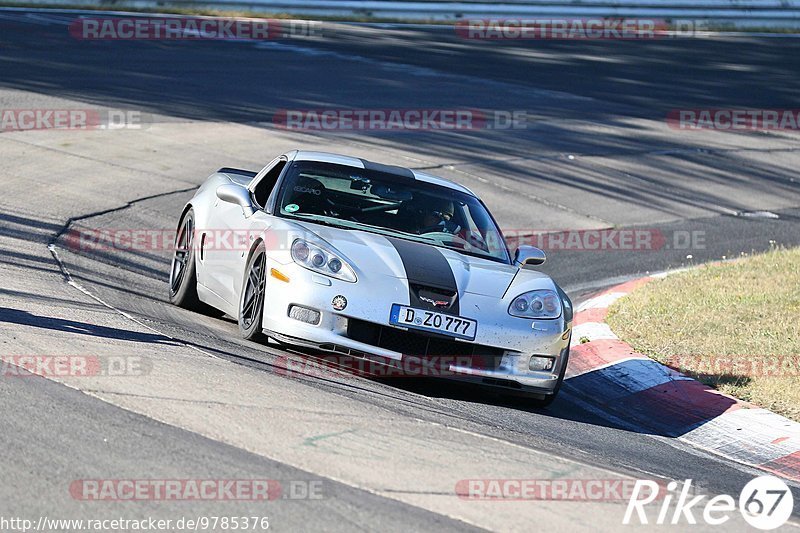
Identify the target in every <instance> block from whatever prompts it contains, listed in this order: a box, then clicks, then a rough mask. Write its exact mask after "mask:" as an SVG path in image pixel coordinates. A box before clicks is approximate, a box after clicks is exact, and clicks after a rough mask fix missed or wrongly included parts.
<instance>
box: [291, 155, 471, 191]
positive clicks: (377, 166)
mask: <svg viewBox="0 0 800 533" xmlns="http://www.w3.org/2000/svg"><path fill="white" fill-rule="evenodd" d="M286 155H287V157H288V158H289V160H290V161H319V162H322V163H334V164H337V165H344V166H350V167H354V168H366V169H373V170H379V171H381V172H385V173H387V174H394V175H396V176H398V177H403V178H406V179H409V178H411V179H415V180H418V181H424V182H425V183H432V184H434V185H439V186H440V187H446V188H448V189H454V190H457V191H460V192H463V193H466V194H469V195H471V196H476V197H477V195H476V194H475V193H474V192H472V191H471V190H469V189H468V188H467V187H464V186H463V185H461V184H460V183H456V182H454V181H450V180H448V179H445V178H440V177H439V176H434V175H432V174H427V173H425V172H420V171H418V170H413V169H410V168H406V167H399V166H394V165H384V164H381V163H375V162H372V161H368V160H366V159H361V158H358V157H352V156H348V155H342V154H333V153H329V152H313V151H308V150H296V151H295V152H293V153H292V152H290V153H288V154H286Z"/></svg>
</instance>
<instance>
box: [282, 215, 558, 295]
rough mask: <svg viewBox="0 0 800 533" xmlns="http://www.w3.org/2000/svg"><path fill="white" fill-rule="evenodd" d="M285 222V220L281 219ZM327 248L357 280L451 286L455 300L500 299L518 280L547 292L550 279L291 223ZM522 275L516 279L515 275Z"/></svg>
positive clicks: (423, 247) (371, 236)
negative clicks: (467, 297) (458, 296)
mask: <svg viewBox="0 0 800 533" xmlns="http://www.w3.org/2000/svg"><path fill="white" fill-rule="evenodd" d="M283 220H285V219H283ZM291 223H292V224H296V225H297V226H300V227H302V228H303V229H305V230H307V231H309V232H312V233H313V234H315V235H317V236H319V237H320V238H321V239H323V240H325V241H326V242H328V243H329V244H330V245H332V246H333V247H334V248H335V249H336V250H337V251H338V252H340V253H341V254H342V255H343V256H344V258H345V259H346V260H347V261H349V262H350V264H351V266H353V268H354V269H355V270H356V273H357V274H359V279H364V280H368V279H370V278H372V277H374V276H379V275H386V276H392V277H395V278H400V279H407V280H408V281H409V283H412V284H420V285H428V286H433V287H436V286H443V285H447V284H448V283H452V282H453V281H454V282H455V285H456V287H457V289H458V292H459V293H460V294H464V293H471V294H479V295H483V296H492V297H495V298H503V296H504V295H505V294H506V292H507V291H508V288H509V286H511V284H512V282H514V281H515V278H517V279H516V282H515V285H518V284H520V281H521V280H520V279H519V278H524V285H530V284H531V283H534V284H535V281H536V280H540V281H541V282H543V286H545V287H549V286H550V284H551V283H552V282H551V281H550V278H549V277H548V276H546V275H544V274H541V273H539V272H535V271H531V270H524V271H521V270H520V269H519V268H518V267H516V266H514V265H509V264H503V263H498V262H496V261H491V260H488V259H482V258H480V257H474V256H469V255H465V254H461V253H458V252H457V251H455V250H450V249H447V248H441V247H437V246H432V245H429V244H422V243H418V242H415V241H410V240H406V239H400V238H396V237H385V236H383V235H379V234H376V233H370V232H367V231H361V230H344V229H339V228H333V227H330V226H323V225H319V224H313V223H309V222H294V221H292V222H291ZM520 273H521V276H520V275H519V274H520Z"/></svg>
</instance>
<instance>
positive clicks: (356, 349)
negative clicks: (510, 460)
mask: <svg viewBox="0 0 800 533" xmlns="http://www.w3.org/2000/svg"><path fill="white" fill-rule="evenodd" d="M271 268H276V269H277V270H279V271H280V272H281V273H282V274H284V275H285V276H286V277H288V278H289V282H285V281H280V280H279V279H278V278H275V277H272V276H270V277H268V282H267V288H266V298H265V304H264V315H263V316H264V319H263V328H264V330H265V331H266V332H267V333H268V334H269V335H270V336H272V337H274V338H276V339H277V340H279V341H283V342H287V343H291V344H297V345H301V346H305V347H309V348H313V349H317V350H321V351H323V352H331V353H340V354H345V355H349V356H355V357H361V358H364V357H366V358H369V359H373V360H375V359H376V358H377V360H378V361H380V360H381V359H383V360H385V361H386V362H387V363H389V364H391V365H394V366H395V367H397V366H399V367H400V368H406V369H407V368H408V364H409V361H412V362H413V361H419V360H421V359H426V358H427V359H431V358H433V357H436V358H438V359H437V363H438V364H440V365H443V366H444V368H440V369H439V371H437V372H436V373H434V374H431V375H435V376H436V377H439V378H445V379H455V380H459V381H468V382H472V383H476V384H479V385H483V386H489V387H496V388H500V389H507V390H511V391H519V392H526V393H535V394H552V393H553V392H554V391H555V389H556V387H557V386H558V382H559V376H560V375H563V372H562V368H563V366H564V365H565V364H566V361H567V358H568V351H569V331H570V328H571V326H572V324H571V323H570V322H567V321H565V320H564V316H563V315H562V317H561V318H559V319H556V320H538V321H537V320H532V319H522V318H516V317H512V316H510V315H509V314H508V312H507V309H508V305H509V301H507V300H506V299H498V298H496V297H490V296H483V295H477V294H470V293H465V294H462V295H461V296H460V308H461V311H460V315H461V316H463V317H466V318H471V319H474V320H477V321H478V331H477V335H476V338H475V340H474V341H471V342H469V341H461V340H454V339H450V338H449V337H443V336H439V335H430V334H427V333H424V332H421V331H415V330H406V329H405V328H398V327H396V326H392V325H390V323H389V313H390V309H391V306H392V304H395V303H397V304H402V305H409V294H408V285H407V281H406V280H404V279H401V278H395V277H392V276H374V275H373V276H372V279H371V282H370V283H369V284H366V283H362V282H357V283H348V282H344V281H339V280H336V279H331V278H328V277H325V276H321V275H319V274H315V273H313V272H311V271H309V270H307V269H305V268H302V267H300V266H298V265H295V264H277V263H275V264H272V265H269V264H268V272H269V271H270V270H269V269H271ZM340 296H343V297H344V298H345V299H346V300H347V306H346V307H345V308H344V309H342V310H341V311H337V310H335V309H334V308H333V301H334V299H335V298H337V297H340ZM292 306H300V307H302V308H306V309H310V310H314V311H317V312H319V315H318V317H316V319H317V322H316V323H313V324H311V323H306V322H303V321H302V320H298V319H296V318H292V317H290V316H289V310H290V308H292ZM315 316H316V315H315ZM355 325H361V326H364V325H366V326H368V327H374V328H378V329H379V330H380V331H382V332H383V334H379V335H378V336H377V337H376V338H377V339H380V341H379V342H374V341H368V342H362V340H363V339H365V335H362V334H359V335H355V334H354V332H355V330H354V329H353V328H354V326H355ZM388 337H392V339H393V340H392V341H391V342H389V341H387V338H388ZM425 339H429V342H427V343H426V341H425ZM402 340H407V341H408V342H409V344H408V346H410V347H409V348H408V349H405V348H402V347H401V346H400V344H399V343H400V342H401V341H402ZM420 341H422V344H420ZM421 346H426V348H425V349H428V350H429V351H428V352H427V353H425V349H422V348H420V347H421ZM434 346H436V349H434V348H433V347H434ZM531 356H545V357H550V358H552V359H553V365H552V368H550V369H549V370H540V371H533V370H530V368H529V363H530V360H531ZM488 359H491V361H489V360H488ZM409 375H425V374H416V373H413V372H412V373H409Z"/></svg>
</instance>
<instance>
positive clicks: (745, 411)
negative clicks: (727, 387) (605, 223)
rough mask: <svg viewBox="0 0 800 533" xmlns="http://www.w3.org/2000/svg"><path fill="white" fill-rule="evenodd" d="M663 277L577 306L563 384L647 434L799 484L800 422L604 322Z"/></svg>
mask: <svg viewBox="0 0 800 533" xmlns="http://www.w3.org/2000/svg"><path fill="white" fill-rule="evenodd" d="M664 276H665V274H660V275H655V276H648V277H644V278H640V279H636V280H633V281H629V282H627V283H623V284H621V285H617V286H615V287H612V288H611V289H608V290H606V291H605V292H603V293H601V294H599V295H597V296H595V297H594V298H591V299H589V300H587V301H586V302H584V303H583V304H581V305H580V306H579V307H578V308H577V312H576V314H575V318H574V321H573V324H574V327H573V331H572V343H573V346H572V349H571V353H570V361H569V367H568V369H567V374H566V379H567V380H569V381H568V383H570V384H571V385H573V386H574V387H575V388H576V389H578V390H580V391H581V394H582V395H586V396H588V397H591V399H592V401H594V402H596V403H599V404H602V405H603V407H604V408H605V409H607V410H609V411H611V412H614V413H623V414H624V417H625V419H627V420H632V421H634V422H635V423H636V424H640V425H641V426H642V427H643V428H644V429H646V430H648V431H654V432H657V433H659V434H662V435H667V436H671V437H675V438H678V439H680V440H682V441H685V442H687V443H690V444H691V445H693V446H696V447H698V448H701V449H704V450H706V451H709V452H713V453H715V454H718V455H721V456H723V457H726V458H728V459H731V460H734V461H737V462H739V463H742V464H746V465H749V466H753V467H757V468H760V469H762V470H766V471H768V472H772V473H775V474H778V475H780V476H783V477H785V478H787V479H791V480H794V481H799V482H800V424H798V423H796V422H793V421H791V420H789V419H787V418H784V417H782V416H780V415H777V414H775V413H773V412H772V411H769V410H767V409H761V408H759V407H756V406H754V405H752V404H748V403H746V402H742V401H740V400H737V399H735V398H732V397H730V396H727V395H725V394H722V393H720V392H718V391H716V390H714V389H712V388H711V387H708V386H706V385H703V384H702V383H700V382H699V381H696V380H694V379H692V378H689V377H688V376H685V375H683V374H681V373H680V372H677V371H675V370H673V369H670V368H668V367H666V366H664V365H662V364H660V363H658V362H656V361H654V360H652V359H650V358H649V357H647V356H645V355H642V354H640V353H636V351H635V350H634V349H633V348H632V347H631V346H630V345H629V344H627V343H625V342H623V341H622V340H620V339H619V337H617V336H616V335H615V334H614V332H613V331H611V328H610V327H609V326H608V324H606V322H605V319H606V316H607V315H608V308H609V307H610V306H611V304H613V303H614V302H616V301H617V300H618V299H620V298H622V297H623V296H625V295H627V294H628V293H630V292H632V291H633V290H635V289H636V288H638V287H640V286H642V285H644V284H645V283H649V282H651V281H653V280H654V279H656V278H660V277H664ZM581 339H583V340H584V341H585V340H586V339H588V340H589V342H584V343H581Z"/></svg>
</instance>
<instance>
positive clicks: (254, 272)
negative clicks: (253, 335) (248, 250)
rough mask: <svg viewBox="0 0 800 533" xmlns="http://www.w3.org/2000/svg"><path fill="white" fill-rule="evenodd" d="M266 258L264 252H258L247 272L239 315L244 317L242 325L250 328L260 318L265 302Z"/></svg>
mask: <svg viewBox="0 0 800 533" xmlns="http://www.w3.org/2000/svg"><path fill="white" fill-rule="evenodd" d="M266 282H267V276H266V260H265V256H264V254H258V256H257V257H256V258H255V260H254V261H253V264H252V266H251V267H250V272H248V273H247V282H246V283H245V287H244V294H243V296H242V305H241V309H240V310H239V316H241V317H242V326H244V328H245V329H250V328H251V327H252V326H253V322H254V321H255V320H257V319H258V316H259V314H260V310H261V306H262V305H263V303H264V288H265V286H266Z"/></svg>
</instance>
